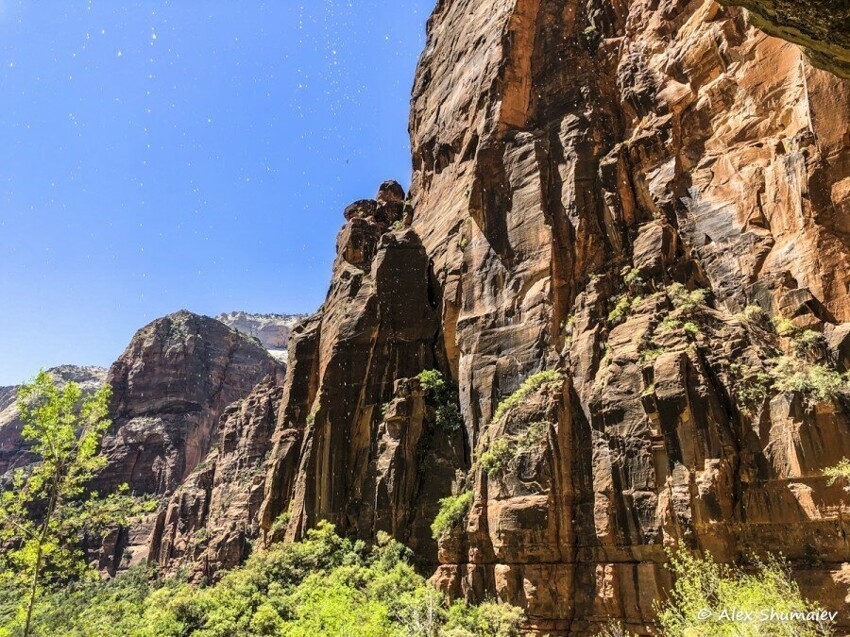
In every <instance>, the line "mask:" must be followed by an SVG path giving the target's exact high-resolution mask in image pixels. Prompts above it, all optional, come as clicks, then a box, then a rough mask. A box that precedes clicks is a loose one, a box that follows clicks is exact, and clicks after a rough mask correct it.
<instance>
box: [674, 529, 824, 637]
mask: <svg viewBox="0 0 850 637" xmlns="http://www.w3.org/2000/svg"><path fill="white" fill-rule="evenodd" d="M669 557H670V563H669V567H670V570H671V571H672V572H673V575H674V577H675V585H674V586H673V589H672V590H671V591H670V594H669V598H668V600H667V602H666V603H664V604H663V605H660V606H659V608H658V611H659V613H658V627H659V629H660V631H661V634H662V635H665V637H726V636H728V637H820V636H826V635H831V634H832V624H833V621H832V618H831V617H830V616H829V614H828V613H827V611H826V610H825V609H823V608H821V607H820V606H819V605H818V604H816V603H813V602H811V601H809V600H807V599H805V598H804V597H803V595H802V593H801V592H800V587H799V586H798V585H797V583H796V582H795V581H794V580H793V579H792V578H791V576H790V575H789V572H788V566H787V564H786V563H785V562H784V561H783V560H782V559H781V558H777V557H773V556H768V557H767V558H766V559H764V560H762V559H758V558H755V557H753V559H752V562H751V563H750V564H749V565H748V567H747V568H744V567H740V566H736V565H729V564H720V563H717V562H715V561H714V559H713V558H712V556H711V555H710V554H707V555H706V557H705V558H700V557H697V556H694V555H692V554H691V553H689V552H688V551H687V550H686V549H685V548H684V547H682V546H680V547H679V548H678V549H677V550H673V551H671V552H670V554H669ZM730 613H731V614H730Z"/></svg>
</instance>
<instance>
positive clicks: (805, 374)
mask: <svg viewBox="0 0 850 637" xmlns="http://www.w3.org/2000/svg"><path fill="white" fill-rule="evenodd" d="M771 375H772V376H773V379H774V387H775V388H776V389H777V390H779V391H782V392H790V391H796V392H800V393H802V394H803V395H805V396H806V397H808V398H812V399H815V400H821V401H823V400H833V399H835V398H837V397H838V395H839V394H841V393H843V392H845V391H847V381H846V379H845V378H843V377H842V376H841V374H839V373H838V372H837V371H835V370H834V369H830V368H829V367H826V366H825V365H815V364H812V363H809V362H807V361H804V360H801V359H799V358H796V357H794V356H781V357H779V358H778V359H777V361H776V364H775V365H774V367H773V369H772V370H771Z"/></svg>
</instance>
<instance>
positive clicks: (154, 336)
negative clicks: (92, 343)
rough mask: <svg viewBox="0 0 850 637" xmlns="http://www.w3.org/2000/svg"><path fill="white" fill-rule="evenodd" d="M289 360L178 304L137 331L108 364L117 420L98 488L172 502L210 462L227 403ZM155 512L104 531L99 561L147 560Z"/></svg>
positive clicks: (112, 565) (108, 565) (277, 376)
mask: <svg viewBox="0 0 850 637" xmlns="http://www.w3.org/2000/svg"><path fill="white" fill-rule="evenodd" d="M283 370H284V368H283V366H282V365H281V364H280V363H279V362H277V361H276V360H275V359H274V358H273V357H272V356H271V354H269V352H268V351H266V350H265V349H264V348H263V347H262V346H261V345H260V344H259V343H257V342H256V341H255V340H254V339H252V338H250V337H248V336H246V335H244V334H242V333H240V332H237V331H236V330H234V329H231V328H229V327H227V326H226V325H224V324H223V323H221V322H219V321H216V320H215V319H212V318H209V317H206V316H199V315H196V314H192V313H190V312H186V311H181V312H177V313H175V314H171V315H169V316H166V317H164V318H161V319H157V320H156V321H154V322H152V323H151V324H149V325H147V326H146V327H144V328H142V329H140V330H139V331H138V332H137V333H136V335H135V336H134V337H133V339H132V341H131V342H130V345H129V346H128V347H127V349H126V350H125V352H124V353H123V354H122V355H121V357H120V358H119V359H118V360H117V361H116V362H115V363H114V364H113V365H112V367H111V368H110V370H109V374H108V376H107V382H108V383H109V384H110V385H111V387H112V399H111V404H110V417H111V418H112V421H113V424H112V427H111V429H110V431H109V432H108V433H107V435H106V437H105V438H104V441H103V450H104V452H105V454H106V455H107V457H108V464H107V466H106V467H105V469H104V470H103V471H102V472H101V473H100V474H99V476H98V477H97V479H96V480H95V481H94V483H93V485H92V487H93V488H94V489H96V490H98V491H101V492H108V491H110V490H112V489H114V488H116V487H117V486H118V485H121V484H127V485H128V486H129V487H130V489H131V491H132V492H134V493H138V494H149V495H152V496H156V497H158V498H161V499H163V500H167V499H168V498H169V497H170V496H171V494H173V493H174V491H175V490H177V488H178V487H179V486H180V485H181V484H183V482H184V481H185V480H186V479H187V478H189V477H190V476H191V475H193V474H192V472H193V471H194V470H195V469H196V468H197V467H198V465H200V464H201V463H202V462H204V460H205V459H207V457H208V454H209V452H210V450H211V449H212V447H213V444H214V441H216V440H217V439H218V437H219V430H218V426H219V420H220V419H221V417H222V414H223V413H224V412H225V410H226V408H227V407H228V406H229V405H231V404H233V403H234V402H235V401H237V400H241V399H243V398H245V397H246V396H248V395H249V394H250V393H251V392H252V390H253V389H254V387H255V386H256V385H257V384H258V383H260V382H261V381H263V379H269V382H272V383H278V382H280V381H281V380H282V377H283ZM161 523H162V520H160V519H159V517H158V516H156V515H155V516H152V517H151V518H150V519H147V520H145V521H143V522H142V523H141V524H139V525H138V526H137V527H135V528H133V529H129V530H126V529H125V530H123V531H122V532H121V533H120V534H114V535H113V536H112V537H110V538H108V540H107V542H106V543H105V545H104V547H103V550H102V551H101V556H100V564H101V567H102V568H104V569H106V570H108V571H110V572H111V571H114V570H115V569H117V568H119V567H123V566H127V565H128V563H136V562H138V561H140V560H141V559H144V558H145V557H147V552H148V547H149V545H150V542H151V539H150V536H151V534H152V533H153V532H154V531H155V528H156V525H157V524H160V525H161Z"/></svg>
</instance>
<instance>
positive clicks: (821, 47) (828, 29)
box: [720, 0, 850, 78]
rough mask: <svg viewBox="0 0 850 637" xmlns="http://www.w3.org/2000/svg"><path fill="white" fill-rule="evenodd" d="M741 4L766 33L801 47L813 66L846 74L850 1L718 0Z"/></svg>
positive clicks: (849, 63) (849, 75) (848, 74)
mask: <svg viewBox="0 0 850 637" xmlns="http://www.w3.org/2000/svg"><path fill="white" fill-rule="evenodd" d="M720 2H721V4H726V5H736V6H739V7H745V8H746V9H749V10H750V11H751V12H752V13H753V23H754V24H756V25H757V26H758V27H759V28H761V29H762V30H764V31H765V32H766V33H769V34H771V35H774V36H776V37H779V38H783V39H785V40H788V41H789V42H793V43H795V44H799V45H800V46H802V47H805V49H806V52H807V53H808V56H809V59H810V60H811V62H812V63H813V64H815V65H816V66H818V67H820V68H822V69H825V70H827V71H831V72H832V73H835V74H836V75H838V76H840V77H844V78H850V4H848V3H847V2H845V0H720Z"/></svg>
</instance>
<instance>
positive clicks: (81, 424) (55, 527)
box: [0, 371, 149, 637]
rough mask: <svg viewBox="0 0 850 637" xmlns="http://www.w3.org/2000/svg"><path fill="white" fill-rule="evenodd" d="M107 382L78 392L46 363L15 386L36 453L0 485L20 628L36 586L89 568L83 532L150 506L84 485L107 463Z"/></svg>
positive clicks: (26, 622)
mask: <svg viewBox="0 0 850 637" xmlns="http://www.w3.org/2000/svg"><path fill="white" fill-rule="evenodd" d="M109 395H110V388H109V387H108V386H104V387H102V388H101V389H100V390H99V391H97V392H96V393H94V394H92V395H89V396H87V397H83V392H82V390H81V389H80V386H79V385H77V384H76V383H67V384H66V385H65V386H64V387H61V388H60V387H58V386H57V385H56V384H54V382H53V378H52V377H51V376H50V374H48V373H47V372H45V371H41V372H39V374H38V376H36V378H35V380H34V381H33V382H32V383H29V384H26V385H23V386H22V387H21V389H20V390H19V392H18V403H19V409H20V417H21V421H22V422H23V429H22V430H21V435H22V436H23V438H24V440H26V441H27V442H28V443H29V444H30V450H31V451H32V452H33V453H34V454H35V455H36V456H37V457H38V461H37V462H35V463H33V464H32V465H30V466H28V467H26V468H22V469H18V470H17V471H16V472H15V474H14V476H13V478H12V481H11V484H7V485H5V487H4V488H3V491H2V493H0V541H2V543H3V545H4V546H6V547H11V549H10V550H7V551H4V552H3V554H2V566H3V571H2V578H3V580H4V584H5V585H6V586H11V587H13V589H14V590H16V591H18V595H19V596H20V611H19V621H20V622H21V623H22V624H23V635H24V637H28V636H29V635H30V632H31V627H32V612H33V608H34V605H35V601H36V599H37V597H38V594H39V590H40V589H41V588H44V587H45V586H48V585H49V584H51V583H53V582H56V581H62V580H67V579H70V578H74V577H80V576H83V575H85V574H86V573H87V572H89V570H88V567H87V566H86V563H85V555H84V553H83V551H82V549H81V545H82V543H83V541H84V540H85V539H86V538H87V537H92V536H96V535H97V534H98V533H103V532H104V531H105V530H106V529H107V528H109V527H110V526H114V525H118V524H122V523H125V522H126V520H127V519H128V517H129V516H133V515H137V514H138V513H141V511H142V510H144V509H147V508H149V505H148V503H147V502H145V501H143V500H139V499H137V498H132V497H130V496H128V495H127V494H126V486H125V487H123V488H122V489H119V491H118V492H117V493H113V494H110V495H109V496H108V497H105V498H103V497H100V496H99V495H98V494H97V493H94V492H87V490H86V484H87V483H88V481H89V480H90V479H91V478H92V477H93V476H94V475H95V474H96V473H97V472H98V471H99V470H100V469H102V468H103V467H104V465H105V464H106V456H104V455H103V454H102V453H101V452H100V443H101V439H102V437H103V434H104V432H105V431H106V429H107V428H108V427H109V425H110V424H111V423H110V421H109V420H108V418H107V413H108V407H107V405H108V401H109Z"/></svg>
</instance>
